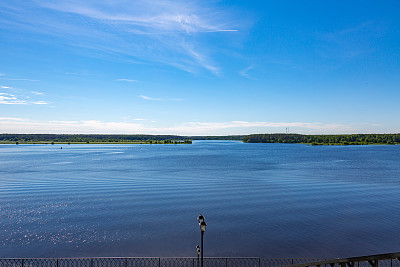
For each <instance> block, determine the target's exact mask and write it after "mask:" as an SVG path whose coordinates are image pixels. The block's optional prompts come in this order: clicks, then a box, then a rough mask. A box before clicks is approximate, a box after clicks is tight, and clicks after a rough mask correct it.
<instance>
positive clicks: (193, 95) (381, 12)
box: [0, 0, 400, 135]
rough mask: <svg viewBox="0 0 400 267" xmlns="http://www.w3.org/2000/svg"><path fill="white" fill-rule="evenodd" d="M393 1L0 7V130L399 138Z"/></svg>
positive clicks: (59, 2) (55, 0) (27, 3)
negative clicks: (396, 135) (378, 135)
mask: <svg viewBox="0 0 400 267" xmlns="http://www.w3.org/2000/svg"><path fill="white" fill-rule="evenodd" d="M399 12H400V2H399V1H385V2H384V3H383V2H378V1H244V0H234V1H166V0H159V1H140V0H139V1H124V0H113V1H111V0H86V1H78V0H71V1H65V0H23V1H22V0H2V1H1V2H0V63H1V64H0V132H1V133H119V134H179V135H227V134H250V133H279V132H285V129H286V128H289V131H290V132H292V133H303V134H331V133H397V132H400V119H399V117H400V116H399V114H400V105H399V103H398V102H399V99H400V16H399Z"/></svg>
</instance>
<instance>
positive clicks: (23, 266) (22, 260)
mask: <svg viewBox="0 0 400 267" xmlns="http://www.w3.org/2000/svg"><path fill="white" fill-rule="evenodd" d="M22 267H24V259H22Z"/></svg>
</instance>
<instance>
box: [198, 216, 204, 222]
mask: <svg viewBox="0 0 400 267" xmlns="http://www.w3.org/2000/svg"><path fill="white" fill-rule="evenodd" d="M197 220H198V221H199V223H200V222H201V221H204V220H205V218H204V216H203V215H202V214H200V215H199V217H197Z"/></svg>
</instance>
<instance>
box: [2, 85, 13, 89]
mask: <svg viewBox="0 0 400 267" xmlns="http://www.w3.org/2000/svg"><path fill="white" fill-rule="evenodd" d="M0 88H1V89H12V87H9V86H3V85H1V86H0Z"/></svg>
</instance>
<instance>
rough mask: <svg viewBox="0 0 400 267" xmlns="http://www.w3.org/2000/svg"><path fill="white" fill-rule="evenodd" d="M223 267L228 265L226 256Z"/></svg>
mask: <svg viewBox="0 0 400 267" xmlns="http://www.w3.org/2000/svg"><path fill="white" fill-rule="evenodd" d="M225 267H228V258H225Z"/></svg>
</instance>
